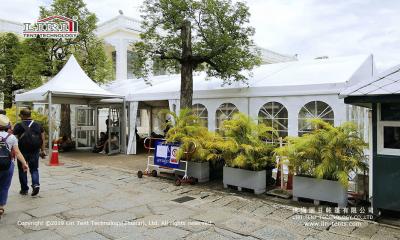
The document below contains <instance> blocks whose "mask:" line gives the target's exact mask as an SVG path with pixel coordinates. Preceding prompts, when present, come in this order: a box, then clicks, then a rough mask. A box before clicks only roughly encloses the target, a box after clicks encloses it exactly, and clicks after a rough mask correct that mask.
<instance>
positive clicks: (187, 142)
mask: <svg viewBox="0 0 400 240" xmlns="http://www.w3.org/2000/svg"><path fill="white" fill-rule="evenodd" d="M168 114H170V115H172V116H173V119H174V122H175V123H174V124H172V123H168V124H170V126H171V128H170V129H169V130H168V132H167V135H166V140H167V142H170V143H180V146H181V147H180V149H179V151H178V153H177V159H179V160H180V159H185V158H186V154H185V152H192V153H191V154H190V155H189V156H188V160H190V161H196V162H204V161H209V160H214V159H216V158H217V157H216V156H215V155H214V153H215V152H216V151H217V150H216V149H215V148H214V146H213V143H215V142H216V141H221V140H222V138H221V137H220V136H219V135H218V134H216V133H213V132H210V131H208V129H207V128H206V127H203V126H201V125H200V123H199V121H200V120H199V118H198V117H197V116H195V115H194V114H193V113H192V111H191V109H181V111H180V112H179V115H176V114H175V113H174V112H168ZM194 147H195V148H194Z"/></svg>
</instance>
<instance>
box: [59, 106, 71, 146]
mask: <svg viewBox="0 0 400 240" xmlns="http://www.w3.org/2000/svg"><path fill="white" fill-rule="evenodd" d="M64 136H66V137H68V138H71V108H70V105H69V104H61V123H60V137H64Z"/></svg>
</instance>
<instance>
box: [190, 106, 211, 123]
mask: <svg viewBox="0 0 400 240" xmlns="http://www.w3.org/2000/svg"><path fill="white" fill-rule="evenodd" d="M192 110H193V114H194V115H196V116H197V117H198V118H199V119H200V124H201V125H202V126H204V127H206V128H208V111H207V108H206V107H205V106H204V105H203V104H200V103H196V104H193V106H192Z"/></svg>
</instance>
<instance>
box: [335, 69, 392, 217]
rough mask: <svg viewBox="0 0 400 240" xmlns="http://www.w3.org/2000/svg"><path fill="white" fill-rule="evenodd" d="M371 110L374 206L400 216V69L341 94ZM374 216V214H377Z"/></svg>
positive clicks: (385, 73)
mask: <svg viewBox="0 0 400 240" xmlns="http://www.w3.org/2000/svg"><path fill="white" fill-rule="evenodd" d="M341 96H343V97H345V98H344V102H345V103H347V104H352V105H357V106H363V107H368V108H370V109H371V110H372V114H371V123H372V127H370V129H371V130H372V133H370V134H372V138H370V139H372V159H371V160H372V164H371V163H370V168H372V169H371V170H372V171H371V172H372V206H373V208H374V210H378V211H377V212H379V211H380V210H390V211H399V212H400V65H399V66H396V67H394V68H392V69H389V70H388V71H386V72H384V73H382V74H380V75H379V76H377V77H373V78H372V79H371V80H368V81H366V82H364V83H362V84H358V85H356V86H354V87H350V88H348V89H346V90H345V91H343V92H342V93H341ZM374 213H375V211H374Z"/></svg>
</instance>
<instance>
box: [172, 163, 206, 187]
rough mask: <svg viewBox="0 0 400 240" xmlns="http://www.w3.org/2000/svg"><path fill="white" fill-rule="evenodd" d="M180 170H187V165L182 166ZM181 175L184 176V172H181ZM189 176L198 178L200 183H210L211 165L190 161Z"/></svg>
mask: <svg viewBox="0 0 400 240" xmlns="http://www.w3.org/2000/svg"><path fill="white" fill-rule="evenodd" d="M179 168H180V169H185V164H184V163H182V164H180V166H179ZM179 174H182V172H179ZM187 175H188V176H189V177H194V178H196V179H197V181H198V182H199V183H202V182H208V181H209V180H210V163H209V162H191V161H188V172H187Z"/></svg>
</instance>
